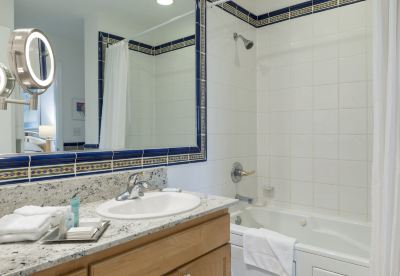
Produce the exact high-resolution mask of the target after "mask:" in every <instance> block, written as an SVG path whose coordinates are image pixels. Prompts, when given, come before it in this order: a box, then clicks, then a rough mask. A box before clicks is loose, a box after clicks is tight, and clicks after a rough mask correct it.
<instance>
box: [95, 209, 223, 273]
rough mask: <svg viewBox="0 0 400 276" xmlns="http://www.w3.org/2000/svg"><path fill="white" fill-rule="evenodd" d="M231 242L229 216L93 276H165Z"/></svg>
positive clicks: (100, 266) (111, 262)
mask: <svg viewBox="0 0 400 276" xmlns="http://www.w3.org/2000/svg"><path fill="white" fill-rule="evenodd" d="M228 242H229V215H228V214H226V215H224V216H221V217H219V218H216V219H213V220H210V221H208V222H206V223H203V224H200V225H197V226H195V227H192V228H189V229H186V230H184V231H181V232H178V233H175V234H172V235H171V236H168V237H165V238H162V239H160V240H157V241H154V242H151V243H149V244H146V245H144V246H141V247H138V248H136V249H134V250H131V251H128V252H126V253H123V254H120V255H117V256H115V257H111V258H109V259H106V260H104V261H100V262H98V263H95V264H93V265H91V266H90V275H92V276H103V275H113V276H115V275H121V276H123V275H149V276H150V275H161V274H165V273H167V272H169V271H172V270H173V269H175V268H177V267H180V266H182V265H184V264H186V263H188V262H190V261H192V260H194V259H196V258H198V257H200V256H202V255H204V254H206V253H208V252H210V251H212V250H214V249H216V248H218V247H221V246H223V245H225V244H227V243H228Z"/></svg>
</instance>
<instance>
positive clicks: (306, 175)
mask: <svg viewBox="0 0 400 276" xmlns="http://www.w3.org/2000/svg"><path fill="white" fill-rule="evenodd" d="M291 166H292V172H291V177H292V180H294V181H312V179H313V160H312V159H310V158H292V165H291Z"/></svg>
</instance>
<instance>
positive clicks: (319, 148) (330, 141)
mask: <svg viewBox="0 0 400 276" xmlns="http://www.w3.org/2000/svg"><path fill="white" fill-rule="evenodd" d="M313 155H314V157H315V158H326V159H337V158H338V137H337V135H314V152H313Z"/></svg>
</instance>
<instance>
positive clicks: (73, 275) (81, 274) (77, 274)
mask: <svg viewBox="0 0 400 276" xmlns="http://www.w3.org/2000/svg"><path fill="white" fill-rule="evenodd" d="M87 275H88V274H87V271H86V269H85V268H82V269H78V270H75V271H73V272H69V273H67V274H63V275H62V276H87Z"/></svg>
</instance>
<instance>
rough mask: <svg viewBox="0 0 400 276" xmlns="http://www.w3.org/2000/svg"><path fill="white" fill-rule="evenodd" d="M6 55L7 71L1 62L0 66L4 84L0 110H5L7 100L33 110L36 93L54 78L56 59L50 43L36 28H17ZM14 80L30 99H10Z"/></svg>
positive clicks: (48, 85)
mask: <svg viewBox="0 0 400 276" xmlns="http://www.w3.org/2000/svg"><path fill="white" fill-rule="evenodd" d="M8 54H9V58H8V59H9V64H10V70H8V69H7V68H6V67H5V66H4V65H2V69H1V71H2V72H3V73H2V76H0V77H1V79H0V80H3V82H4V85H2V86H0V109H1V110H6V109H7V105H8V104H9V103H14V104H24V105H29V107H30V109H32V110H36V109H37V106H38V96H39V95H41V94H43V93H44V92H46V90H47V89H48V88H49V87H50V86H51V85H52V83H53V81H54V76H55V61H54V53H53V50H52V47H51V45H50V42H49V40H48V39H47V37H46V35H45V34H44V33H43V32H41V31H40V30H38V29H17V30H15V31H13V32H12V33H11V36H10V40H9V51H8ZM15 80H17V81H18V83H19V85H20V86H21V88H22V89H23V90H24V92H26V93H28V94H30V96H31V98H30V100H28V101H25V100H15V99H9V97H10V96H11V94H12V91H13V88H14V83H15ZM3 82H2V83H3ZM0 84H1V83H0Z"/></svg>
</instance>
